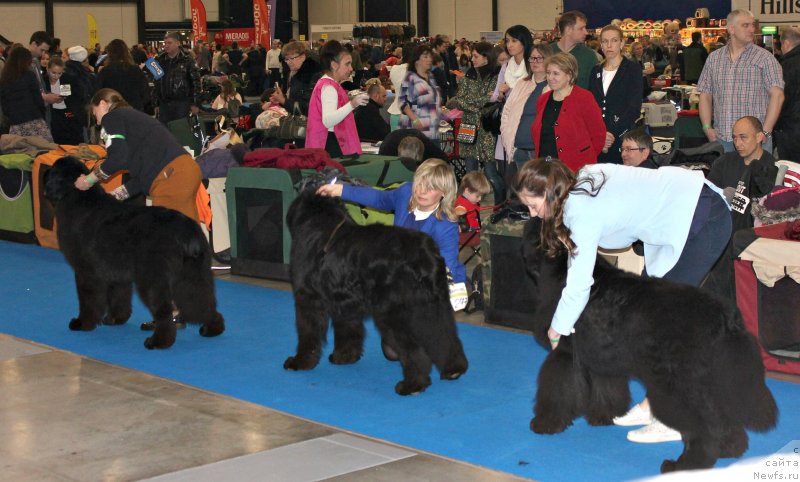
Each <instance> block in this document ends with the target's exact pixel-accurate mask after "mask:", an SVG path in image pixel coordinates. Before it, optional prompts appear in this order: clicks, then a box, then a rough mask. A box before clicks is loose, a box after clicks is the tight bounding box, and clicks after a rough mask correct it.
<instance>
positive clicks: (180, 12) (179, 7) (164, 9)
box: [144, 0, 219, 22]
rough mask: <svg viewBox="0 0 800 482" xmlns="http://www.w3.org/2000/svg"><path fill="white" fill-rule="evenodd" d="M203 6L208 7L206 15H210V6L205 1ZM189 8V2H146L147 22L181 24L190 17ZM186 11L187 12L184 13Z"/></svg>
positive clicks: (161, 0) (169, 0) (151, 0)
mask: <svg viewBox="0 0 800 482" xmlns="http://www.w3.org/2000/svg"><path fill="white" fill-rule="evenodd" d="M203 4H204V5H206V14H208V5H207V4H206V2H205V1H203ZM188 8H189V0H185V1H181V0H144V15H145V21H147V22H180V21H183V20H186V19H187V18H188V17H189V16H188V11H189V10H188ZM184 10H186V11H185V12H184ZM217 11H219V9H217ZM218 15H219V14H218ZM209 20H210V19H209Z"/></svg>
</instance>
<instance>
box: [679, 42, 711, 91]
mask: <svg viewBox="0 0 800 482" xmlns="http://www.w3.org/2000/svg"><path fill="white" fill-rule="evenodd" d="M702 37H703V35H702V34H701V33H700V32H692V43H690V44H689V45H688V46H687V47H684V48H683V49H682V50H680V51H679V52H678V65H679V67H680V69H681V80H685V81H686V82H688V83H690V84H696V83H697V81H698V80H700V72H702V71H703V66H704V65H706V59H707V58H708V50H706V48H705V46H704V45H703V42H701V41H700V39H701V38H702Z"/></svg>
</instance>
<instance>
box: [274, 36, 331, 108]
mask: <svg viewBox="0 0 800 482" xmlns="http://www.w3.org/2000/svg"><path fill="white" fill-rule="evenodd" d="M282 53H283V61H284V62H286V65H287V67H288V68H289V73H288V74H287V73H285V72H284V75H283V79H284V84H283V85H282V86H278V87H277V88H276V89H275V92H274V93H273V94H272V97H270V102H272V103H273V104H280V105H282V106H283V107H284V109H286V111H287V112H289V114H292V113H294V108H295V106H297V108H298V110H299V111H300V113H301V114H303V115H308V104H309V102H311V93H312V92H313V91H314V85H315V84H316V83H317V80H319V78H320V77H321V76H322V69H321V68H320V66H319V64H318V63H317V62H316V61H315V60H314V59H312V58H310V57H309V56H308V50H307V49H306V44H305V43H304V42H299V41H294V42H289V43H287V44H286V45H284V46H283V51H282Z"/></svg>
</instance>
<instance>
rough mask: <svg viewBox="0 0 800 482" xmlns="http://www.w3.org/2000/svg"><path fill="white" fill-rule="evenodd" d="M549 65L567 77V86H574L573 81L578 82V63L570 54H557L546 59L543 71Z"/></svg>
mask: <svg viewBox="0 0 800 482" xmlns="http://www.w3.org/2000/svg"><path fill="white" fill-rule="evenodd" d="M551 65H555V66H556V67H558V68H559V69H560V70H561V71H562V72H564V73H565V74H567V75H569V85H575V81H576V80H578V61H577V60H575V57H573V56H572V54H568V53H564V52H559V53H557V54H555V55H553V56H552V57H549V58H546V59H545V60H544V68H545V70H546V69H547V67H549V66H551Z"/></svg>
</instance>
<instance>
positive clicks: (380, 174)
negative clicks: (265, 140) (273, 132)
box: [225, 155, 414, 280]
mask: <svg viewBox="0 0 800 482" xmlns="http://www.w3.org/2000/svg"><path fill="white" fill-rule="evenodd" d="M342 164H343V165H344V166H345V168H346V169H347V174H348V175H349V176H351V177H356V178H359V179H362V180H363V181H365V182H367V183H368V184H370V185H373V186H387V185H390V184H395V183H402V182H408V181H411V180H412V179H413V177H414V173H413V172H412V171H410V170H409V169H407V168H406V167H405V166H404V165H403V164H402V162H400V161H399V160H398V159H397V158H396V157H393V156H378V155H364V156H360V157H358V158H357V159H352V160H351V159H344V160H343V162H342ZM314 172H315V171H313V170H283V169H273V168H250V167H234V168H231V169H229V170H228V179H227V182H226V188H225V189H226V193H225V194H226V199H227V203H228V220H229V225H230V238H231V273H233V274H236V275H243V276H255V277H259V278H269V279H278V280H288V279H289V255H290V250H291V236H290V235H289V230H288V229H287V227H286V225H285V220H286V212H287V211H288V210H289V206H290V205H291V203H292V201H294V199H295V197H296V196H297V192H296V191H295V188H294V185H295V184H296V183H297V182H299V181H300V180H301V179H302V177H303V176H307V175H310V174H313V173H314ZM356 221H357V222H359V221H360V220H358V219H357V220H356ZM360 222H363V221H360Z"/></svg>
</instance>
